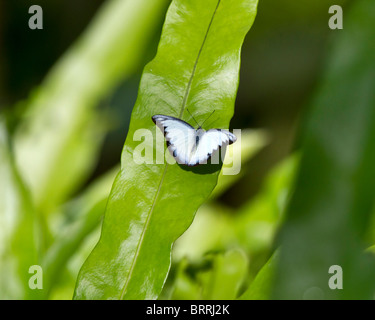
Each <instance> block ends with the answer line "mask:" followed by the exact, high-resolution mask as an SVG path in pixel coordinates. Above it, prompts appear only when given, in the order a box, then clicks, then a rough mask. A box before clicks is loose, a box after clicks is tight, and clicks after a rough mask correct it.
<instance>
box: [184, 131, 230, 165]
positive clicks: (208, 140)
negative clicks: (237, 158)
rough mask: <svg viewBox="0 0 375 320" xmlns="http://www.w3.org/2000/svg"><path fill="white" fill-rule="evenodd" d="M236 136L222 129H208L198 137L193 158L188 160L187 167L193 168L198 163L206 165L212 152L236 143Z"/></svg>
mask: <svg viewBox="0 0 375 320" xmlns="http://www.w3.org/2000/svg"><path fill="white" fill-rule="evenodd" d="M236 140H237V138H236V136H235V135H234V134H233V133H231V132H229V131H227V130H222V129H210V130H208V131H206V132H204V133H202V134H201V135H200V136H199V141H198V143H197V146H196V150H195V152H194V154H193V156H192V157H191V158H190V162H189V165H191V166H194V165H198V164H200V163H206V161H207V159H209V158H210V157H211V155H212V154H213V152H215V151H216V150H218V149H219V148H221V147H223V146H227V145H229V144H232V143H234V142H236Z"/></svg>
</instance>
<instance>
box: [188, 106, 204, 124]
mask: <svg viewBox="0 0 375 320" xmlns="http://www.w3.org/2000/svg"><path fill="white" fill-rule="evenodd" d="M186 110H187V112H189V114H190V116H191V117H192V118H193V119H194V121H195V123H196V124H197V125H198V127H199V128H201V126H200V125H199V123H198V122H197V120H195V118H194V117H193V115H192V114H191V113H190V111H189V109H188V108H186Z"/></svg>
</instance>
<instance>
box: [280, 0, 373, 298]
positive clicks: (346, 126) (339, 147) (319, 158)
mask: <svg viewBox="0 0 375 320" xmlns="http://www.w3.org/2000/svg"><path fill="white" fill-rule="evenodd" d="M374 16H375V2H374V1H372V0H360V1H356V2H355V3H353V6H352V7H351V11H347V12H346V15H345V26H344V30H342V31H340V32H338V33H336V35H337V38H336V41H335V42H334V44H333V51H332V52H331V55H330V59H329V60H328V64H327V67H328V69H327V72H326V74H325V75H324V77H323V81H322V83H321V85H320V86H319V88H318V92H317V95H316V97H315V99H314V100H313V101H312V105H313V109H312V110H311V114H310V117H309V121H308V125H307V128H306V129H305V135H304V140H303V147H302V151H303V153H302V159H301V166H300V171H299V174H298V178H297V182H296V189H295V192H294V194H293V197H292V199H291V202H290V204H289V207H288V210H287V218H286V221H285V225H284V226H283V228H282V230H281V233H280V241H279V243H280V244H281V247H280V249H281V251H280V261H279V266H278V271H277V273H276V275H277V277H276V282H275V290H274V296H273V297H274V298H279V299H302V298H319V299H373V298H374V292H375V268H374V266H375V259H374V257H373V255H372V254H370V253H364V250H365V248H366V247H368V244H367V243H366V242H365V239H364V236H365V233H366V231H367V228H368V227H369V226H370V223H369V222H370V215H371V213H372V212H373V206H374V199H375V197H374V196H375V191H374V190H375V166H374V163H375V148H374V141H375V59H374V52H375V41H374V39H375V19H374ZM332 265H339V266H341V267H342V270H343V275H344V276H343V290H332V289H330V287H329V286H328V280H329V278H330V277H331V276H333V275H332V274H329V273H328V272H329V268H330V267H331V266H332ZM313 293H315V295H314V296H313Z"/></svg>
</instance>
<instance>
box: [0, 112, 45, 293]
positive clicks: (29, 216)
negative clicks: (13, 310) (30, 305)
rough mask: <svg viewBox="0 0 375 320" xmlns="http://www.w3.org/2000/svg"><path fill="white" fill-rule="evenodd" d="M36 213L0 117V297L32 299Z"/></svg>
mask: <svg viewBox="0 0 375 320" xmlns="http://www.w3.org/2000/svg"><path fill="white" fill-rule="evenodd" d="M35 221H36V216H35V211H34V210H33V206H32V204H31V199H30V197H29V194H28V192H27V190H26V188H25V187H24V186H23V183H22V181H21V179H20V177H19V175H18V173H17V170H16V168H15V166H14V159H13V157H12V155H11V153H10V148H9V147H8V138H7V134H6V129H5V124H4V122H3V120H2V119H0V299H25V298H36V297H37V296H38V291H39V290H38V289H34V290H31V289H30V288H29V278H30V277H31V276H32V275H33V274H29V273H28V271H29V268H30V267H31V266H33V265H36V264H38V252H37V242H36V233H35V227H36V224H35Z"/></svg>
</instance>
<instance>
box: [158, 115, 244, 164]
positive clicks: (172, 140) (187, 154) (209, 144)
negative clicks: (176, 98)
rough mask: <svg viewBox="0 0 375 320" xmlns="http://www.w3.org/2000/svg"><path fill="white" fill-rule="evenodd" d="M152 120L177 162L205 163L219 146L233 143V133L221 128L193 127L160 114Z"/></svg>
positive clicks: (234, 138) (234, 137)
mask: <svg viewBox="0 0 375 320" xmlns="http://www.w3.org/2000/svg"><path fill="white" fill-rule="evenodd" d="M152 121H154V123H155V124H156V125H157V126H158V127H159V128H160V130H161V131H162V132H163V133H164V137H165V139H166V141H167V147H168V150H169V152H170V153H171V154H172V156H173V157H174V158H175V159H176V161H177V162H178V163H179V164H184V165H187V166H196V165H198V164H201V163H206V162H207V160H208V159H209V158H210V157H211V155H212V153H213V152H214V151H215V150H217V149H219V148H220V147H222V146H224V145H228V144H232V143H234V142H235V141H236V140H237V138H236V136H235V135H234V134H233V133H230V132H229V131H227V130H222V129H210V130H208V131H206V130H204V129H202V128H201V126H199V127H198V129H195V128H194V127H192V126H191V125H190V124H188V123H187V122H185V121H183V120H181V119H178V118H174V117H170V116H164V115H161V114H157V115H154V116H153V117H152Z"/></svg>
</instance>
